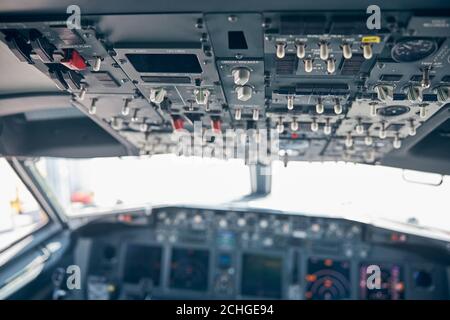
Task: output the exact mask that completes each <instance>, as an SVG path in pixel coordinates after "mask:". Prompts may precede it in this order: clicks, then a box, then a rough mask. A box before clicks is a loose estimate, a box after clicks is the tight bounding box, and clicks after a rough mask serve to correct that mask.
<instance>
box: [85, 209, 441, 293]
mask: <svg viewBox="0 0 450 320" xmlns="http://www.w3.org/2000/svg"><path fill="white" fill-rule="evenodd" d="M115 226H116V227H114V228H110V227H108V228H105V226H99V228H103V229H104V230H105V232H104V233H103V235H101V236H98V233H97V235H92V236H91V235H90V234H89V233H85V232H83V231H80V233H79V243H80V245H81V243H83V246H84V250H83V251H82V252H83V253H82V254H80V255H79V256H78V259H79V261H78V263H80V264H81V265H83V264H84V265H85V266H86V268H87V270H89V271H88V276H87V280H86V281H87V286H86V287H87V288H89V287H90V285H89V283H90V282H91V281H92V282H95V283H97V282H98V281H99V279H103V281H104V282H105V285H104V286H103V287H104V288H113V289H114V290H113V291H114V293H112V292H110V293H105V294H104V295H103V296H101V295H100V296H101V297H103V298H108V299H144V298H152V299H167V298H170V299H178V298H180V299H196V298H207V299H294V300H299V299H305V300H339V299H369V300H372V299H373V300H402V299H436V298H440V299H447V298H448V272H449V262H448V255H449V253H448V252H447V253H446V255H444V256H442V255H441V256H437V255H433V256H432V258H430V256H427V252H428V254H429V253H430V252H432V251H433V250H441V249H442V248H430V249H427V250H423V248H422V249H421V246H422V245H425V244H426V243H428V244H429V242H428V241H427V240H426V239H423V238H420V237H417V236H413V235H410V234H402V233H398V232H394V231H390V230H385V229H380V228H375V227H373V226H371V225H367V224H364V223H360V222H355V221H349V220H344V219H334V218H322V217H320V218H319V217H309V216H301V215H292V214H284V213H270V212H258V211H251V212H248V211H239V210H231V211H229V210H214V209H201V208H175V207H171V208H159V209H155V210H154V211H153V212H152V214H151V215H150V216H149V217H147V218H145V222H144V223H143V222H139V223H137V224H133V223H128V224H119V225H117V222H116V223H115ZM91 228H94V229H95V228H96V227H95V225H94V226H91ZM82 229H83V228H82ZM82 229H81V230H82ZM422 242H423V243H422ZM421 243H422V244H421ZM80 252H81V251H80ZM439 259H442V260H439ZM97 287H98V286H97ZM86 294H87V296H92V295H91V294H89V289H88V292H86ZM96 296H97V297H98V296H99V295H98V292H97V293H96Z"/></svg>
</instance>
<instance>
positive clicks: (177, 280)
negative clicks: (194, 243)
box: [170, 248, 209, 291]
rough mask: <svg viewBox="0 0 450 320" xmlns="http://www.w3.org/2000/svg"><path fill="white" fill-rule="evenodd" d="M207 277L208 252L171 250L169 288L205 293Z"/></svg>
mask: <svg viewBox="0 0 450 320" xmlns="http://www.w3.org/2000/svg"><path fill="white" fill-rule="evenodd" d="M208 277H209V252H208V251H207V250H201V249H181V248H175V249H173V250H172V258H171V262H170V287H171V288H172V289H183V290H194V291H206V290H207V289H208Z"/></svg>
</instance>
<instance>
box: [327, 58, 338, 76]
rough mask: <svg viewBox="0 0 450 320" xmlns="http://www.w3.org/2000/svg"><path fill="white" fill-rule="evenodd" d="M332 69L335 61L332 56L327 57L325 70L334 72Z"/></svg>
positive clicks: (334, 68)
mask: <svg viewBox="0 0 450 320" xmlns="http://www.w3.org/2000/svg"><path fill="white" fill-rule="evenodd" d="M334 71H336V61H335V60H334V58H329V59H328V60H327V72H328V73H334Z"/></svg>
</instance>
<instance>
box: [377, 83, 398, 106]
mask: <svg viewBox="0 0 450 320" xmlns="http://www.w3.org/2000/svg"><path fill="white" fill-rule="evenodd" d="M373 89H374V91H375V92H376V94H377V98H378V100H380V101H383V102H385V101H392V99H393V96H394V88H393V87H392V86H390V85H382V84H379V85H376V86H375V87H374V88H373Z"/></svg>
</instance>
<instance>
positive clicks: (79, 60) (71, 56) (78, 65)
mask: <svg viewBox="0 0 450 320" xmlns="http://www.w3.org/2000/svg"><path fill="white" fill-rule="evenodd" d="M61 63H62V64H63V65H65V66H66V67H67V68H69V69H71V70H85V69H86V67H87V66H86V62H85V61H84V59H83V57H82V56H81V55H80V54H79V53H78V51H76V50H72V49H68V50H64V59H63V60H61Z"/></svg>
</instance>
